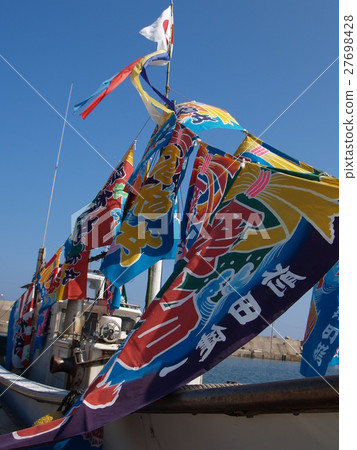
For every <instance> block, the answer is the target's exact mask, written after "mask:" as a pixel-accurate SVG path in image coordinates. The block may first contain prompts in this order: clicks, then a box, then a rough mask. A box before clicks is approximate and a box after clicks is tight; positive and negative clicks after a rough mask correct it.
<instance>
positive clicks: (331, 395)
mask: <svg viewBox="0 0 357 450" xmlns="http://www.w3.org/2000/svg"><path fill="white" fill-rule="evenodd" d="M329 382H330V383H331V384H332V385H333V387H334V389H336V390H337V389H338V377H329ZM9 386H10V387H9ZM7 387H9V389H7V391H6V393H5V394H4V396H3V397H2V398H3V399H4V400H5V401H6V403H7V405H8V406H9V407H10V408H11V409H12V410H13V412H14V413H15V414H16V415H17V416H18V417H19V419H20V420H21V421H22V422H23V423H24V425H25V426H30V425H31V424H32V423H33V422H34V421H35V420H36V419H38V418H39V417H41V416H43V415H45V414H47V413H49V412H52V411H54V410H56V409H57V408H58V406H59V404H60V403H61V400H62V398H63V397H64V396H65V395H66V394H67V391H65V390H63V389H58V388H52V387H49V386H45V385H41V384H39V383H35V382H32V381H30V380H27V379H24V378H21V377H17V376H16V375H14V374H12V373H10V372H8V371H6V370H5V369H4V368H2V367H1V366H0V389H2V391H3V390H4V389H6V388H7ZM334 389H333V388H331V387H330V386H328V385H327V384H326V383H325V382H324V381H323V380H321V379H303V380H291V381H284V382H279V383H277V382H275V383H262V384H258V385H240V386H237V385H218V386H212V385H210V386H204V385H201V386H187V387H184V388H181V389H179V390H177V391H176V392H174V393H173V394H171V395H170V396H168V397H166V398H164V399H162V400H160V401H158V402H156V403H154V404H152V405H149V406H147V407H146V408H144V409H142V410H141V411H140V412H137V413H134V414H131V415H129V416H127V417H124V418H123V419H120V420H117V421H115V422H113V423H110V424H108V425H106V426H105V431H104V449H105V450H111V449H113V450H114V449H117V448H118V443H119V442H120V447H121V448H125V449H126V450H131V449H132V450H142V449H146V450H151V449H152V450H154V449H162V450H182V449H183V448H184V449H185V450H190V449H192V450H200V449H217V448H220V449H224V450H230V449H235V450H236V449H238V448H243V449H246V448H249V449H257V450H261V449H264V450H273V449H274V450H276V449H280V448H284V449H285V448H289V450H301V449H311V450H318V449H321V450H330V449H331V450H336V449H337V448H338V395H337V393H336V392H335V391H334Z"/></svg>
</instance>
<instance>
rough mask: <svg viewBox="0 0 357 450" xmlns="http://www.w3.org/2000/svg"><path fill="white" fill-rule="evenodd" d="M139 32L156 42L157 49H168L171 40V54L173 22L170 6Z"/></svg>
mask: <svg viewBox="0 0 357 450" xmlns="http://www.w3.org/2000/svg"><path fill="white" fill-rule="evenodd" d="M139 33H140V34H142V35H143V36H145V37H146V38H147V39H150V41H154V42H157V50H166V51H168V49H169V44H170V41H171V52H170V56H171V54H172V44H173V41H174V24H173V18H172V17H171V6H169V7H168V8H167V9H165V11H164V12H163V13H162V14H161V16H160V17H159V18H158V19H156V20H155V22H154V23H153V24H152V25H149V26H148V27H145V28H143V29H142V30H140V31H139Z"/></svg>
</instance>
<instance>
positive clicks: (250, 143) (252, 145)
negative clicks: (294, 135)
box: [234, 133, 326, 175]
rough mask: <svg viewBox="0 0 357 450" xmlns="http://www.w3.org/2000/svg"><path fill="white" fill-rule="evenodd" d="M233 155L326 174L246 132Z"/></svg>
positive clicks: (276, 165)
mask: <svg viewBox="0 0 357 450" xmlns="http://www.w3.org/2000/svg"><path fill="white" fill-rule="evenodd" d="M234 155H235V156H237V157H238V158H239V159H240V160H241V161H243V160H244V161H248V162H255V163H258V164H264V165H265V166H271V167H276V168H278V169H287V170H292V171H294V172H302V173H309V172H310V173H314V174H317V175H326V174H325V173H323V172H322V171H321V170H318V169H315V168H314V167H312V166H310V165H309V164H306V163H304V162H302V161H299V160H298V159H296V158H293V157H292V156H290V155H287V154H286V153H283V152H282V151H280V150H277V149H276V148H274V147H272V146H271V145H269V144H267V143H266V142H263V141H262V140H261V139H259V138H257V137H255V136H253V135H252V134H250V133H247V137H246V138H245V139H244V140H243V142H242V143H241V144H240V146H239V147H238V149H237V151H236V152H235V153H234Z"/></svg>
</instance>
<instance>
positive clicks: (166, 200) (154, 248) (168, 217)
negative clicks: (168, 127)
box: [100, 123, 195, 286]
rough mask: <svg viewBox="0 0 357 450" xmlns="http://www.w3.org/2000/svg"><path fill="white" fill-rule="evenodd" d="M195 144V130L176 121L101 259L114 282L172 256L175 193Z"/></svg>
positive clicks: (124, 281)
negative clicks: (166, 141) (165, 144)
mask: <svg viewBox="0 0 357 450" xmlns="http://www.w3.org/2000/svg"><path fill="white" fill-rule="evenodd" d="M194 145H195V140H194V135H193V133H192V132H191V131H190V130H188V129H186V128H185V127H184V126H183V125H181V124H179V123H177V124H176V127H175V130H174V132H173V134H172V137H171V139H170V142H169V144H168V145H167V146H166V147H165V148H164V149H163V150H162V153H161V156H160V158H159V160H158V162H157V163H156V164H155V166H154V167H153V169H152V171H151V172H150V174H149V176H148V178H147V180H146V181H145V183H144V185H143V186H142V188H141V190H140V192H139V194H138V195H137V197H136V199H135V200H134V202H133V206H132V208H131V209H130V210H129V211H128V212H127V214H126V216H125V218H124V220H123V222H122V225H121V227H120V230H119V232H118V234H117V236H116V237H115V239H114V241H113V243H112V245H111V247H110V249H109V251H108V253H107V255H106V257H105V258H104V260H103V262H102V265H101V268H100V270H101V271H102V272H103V273H104V275H105V276H106V277H107V278H108V279H109V280H110V281H111V282H112V283H113V284H115V285H117V286H121V285H123V284H125V283H127V282H128V281H129V280H131V279H132V278H134V277H135V276H136V275H138V274H139V273H141V272H143V271H144V270H146V269H147V268H149V267H150V266H151V265H152V264H154V263H155V262H157V261H159V260H161V259H163V258H165V257H169V258H172V253H173V244H174V240H175V236H174V228H175V220H174V213H175V205H176V197H177V192H178V188H179V187H180V184H181V181H182V179H183V177H184V174H185V169H186V165H187V159H188V157H189V155H190V153H191V151H192V150H193V147H194Z"/></svg>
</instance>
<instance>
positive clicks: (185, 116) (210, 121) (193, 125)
mask: <svg viewBox="0 0 357 450" xmlns="http://www.w3.org/2000/svg"><path fill="white" fill-rule="evenodd" d="M175 110H176V117H177V119H178V120H179V121H180V122H181V123H183V124H184V125H185V126H186V127H187V128H190V130H192V131H194V132H195V133H198V132H199V131H202V130H209V129H211V128H227V129H232V130H240V131H243V130H244V128H243V127H242V126H241V125H240V124H239V123H238V122H237V121H236V119H235V118H234V117H232V116H231V115H230V114H229V112H227V111H225V110H224V109H221V108H218V107H217V106H211V105H206V104H204V103H199V102H196V101H190V102H185V103H180V104H179V105H177V106H176V108H175Z"/></svg>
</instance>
